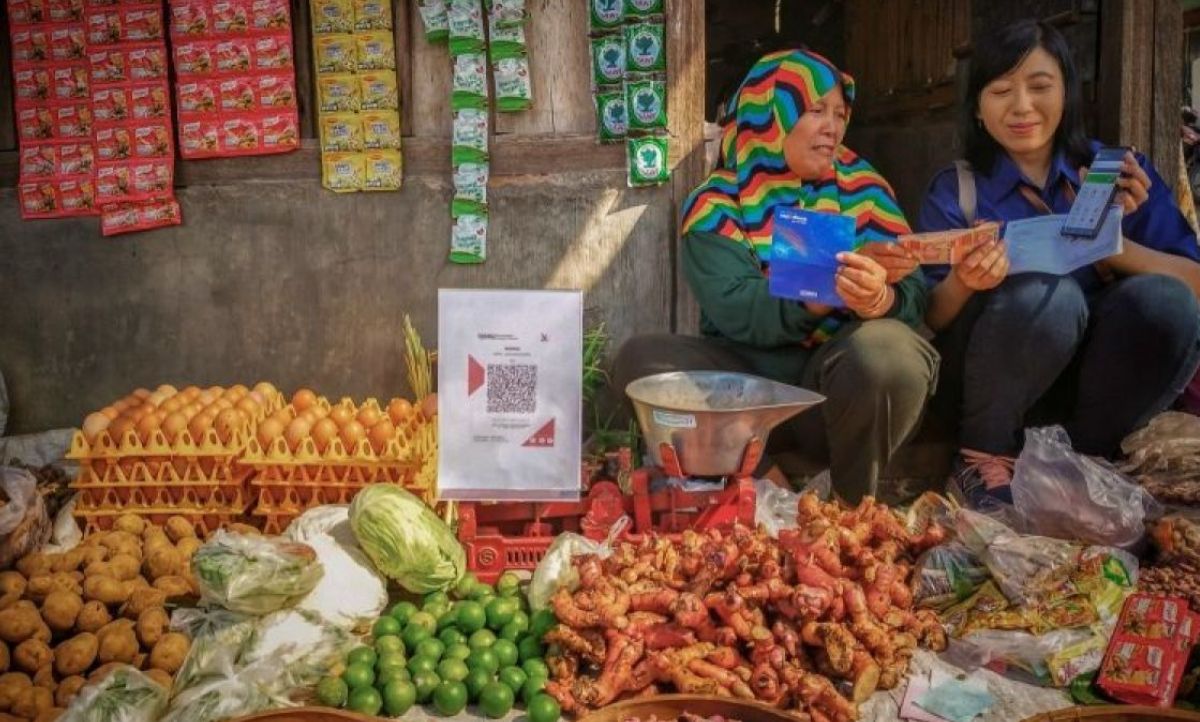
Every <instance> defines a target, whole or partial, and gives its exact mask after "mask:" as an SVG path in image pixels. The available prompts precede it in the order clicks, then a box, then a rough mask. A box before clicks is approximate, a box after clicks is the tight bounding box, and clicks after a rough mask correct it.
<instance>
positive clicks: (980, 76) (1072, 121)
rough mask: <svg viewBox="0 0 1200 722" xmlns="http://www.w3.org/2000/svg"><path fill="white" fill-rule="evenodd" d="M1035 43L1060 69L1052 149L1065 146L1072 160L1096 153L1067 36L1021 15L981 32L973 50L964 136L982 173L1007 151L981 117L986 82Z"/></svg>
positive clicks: (1013, 64) (1083, 159)
mask: <svg viewBox="0 0 1200 722" xmlns="http://www.w3.org/2000/svg"><path fill="white" fill-rule="evenodd" d="M1035 48H1041V49H1043V50H1045V51H1046V52H1047V53H1050V55H1051V56H1053V57H1054V59H1055V60H1057V61H1058V67H1059V68H1061V69H1062V75H1063V91H1064V94H1063V95H1064V97H1063V115H1062V120H1061V121H1059V124H1058V130H1056V131H1055V132H1054V150H1055V151H1059V150H1061V151H1064V152H1065V153H1066V154H1067V158H1068V160H1070V161H1071V163H1072V164H1073V165H1074V166H1081V165H1085V164H1087V163H1088V162H1090V161H1091V159H1092V150H1091V146H1090V144H1089V143H1088V137H1087V133H1086V132H1085V130H1084V127H1083V89H1082V87H1081V84H1080V81H1079V72H1078V71H1077V70H1076V69H1075V61H1074V59H1072V57H1071V48H1070V47H1069V46H1068V45H1067V39H1066V38H1064V37H1063V34H1062V33H1060V32H1059V31H1058V29H1057V28H1055V27H1054V26H1052V25H1049V24H1047V23H1044V22H1039V21H1037V20H1032V19H1027V20H1018V21H1016V22H1014V23H1011V24H1009V25H1006V26H1004V27H1003V28H1000V29H999V30H997V31H995V32H991V33H987V34H986V35H984V36H983V37H980V38H979V39H978V40H977V41H976V43H975V50H974V52H973V53H972V55H971V73H970V77H969V79H968V81H967V102H966V103H965V104H964V106H963V108H964V111H965V114H964V116H963V138H964V140H965V141H966V151H967V153H966V154H967V160H968V161H970V163H971V165H972V166H973V167H974V168H975V169H976V170H977V171H979V172H980V173H991V171H992V167H993V165H994V164H995V162H996V156H997V154H999V153H1002V152H1004V149H1003V148H1001V147H1000V144H999V143H997V142H996V139H995V138H993V137H992V136H991V134H990V133H988V131H987V128H984V127H983V124H982V123H980V122H979V118H978V115H979V96H980V94H981V93H982V92H983V89H984V87H985V86H987V84H988V83H990V82H992V81H993V80H995V79H996V78H999V77H1001V76H1004V75H1007V74H1008V73H1009V72H1011V71H1012V70H1013V69H1014V68H1016V67H1017V66H1018V65H1020V64H1021V62H1022V61H1023V60H1025V58H1026V57H1027V56H1028V55H1029V53H1031V52H1033V50H1034V49H1035Z"/></svg>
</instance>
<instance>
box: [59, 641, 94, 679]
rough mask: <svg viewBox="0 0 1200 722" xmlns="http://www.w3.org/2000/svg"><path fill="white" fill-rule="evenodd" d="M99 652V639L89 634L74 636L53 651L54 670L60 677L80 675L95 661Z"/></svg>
mask: <svg viewBox="0 0 1200 722" xmlns="http://www.w3.org/2000/svg"><path fill="white" fill-rule="evenodd" d="M99 650H100V640H99V638H98V637H97V636H96V635H94V634H92V633H90V632H83V633H81V634H76V635H75V636H74V637H71V638H70V639H68V640H67V641H65V642H63V643H62V644H60V645H58V647H56V648H55V650H54V669H55V670H56V671H57V672H58V673H59V674H60V675H62V676H64V677H68V676H70V675H72V674H82V673H83V672H86V671H87V668H88V667H91V666H92V663H93V662H95V661H96V654H97V652H99Z"/></svg>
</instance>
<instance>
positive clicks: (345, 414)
mask: <svg viewBox="0 0 1200 722" xmlns="http://www.w3.org/2000/svg"><path fill="white" fill-rule="evenodd" d="M329 418H331V419H333V423H335V424H337V425H338V428H339V429H341V428H343V427H345V426H346V424H348V423H350V422H351V421H353V420H354V409H353V407H351V406H348V405H346V404H338V405H337V406H334V407H333V408H332V409H330V411H329Z"/></svg>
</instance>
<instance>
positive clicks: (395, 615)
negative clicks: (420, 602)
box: [388, 602, 417, 624]
mask: <svg viewBox="0 0 1200 722" xmlns="http://www.w3.org/2000/svg"><path fill="white" fill-rule="evenodd" d="M416 611H417V605H415V604H413V603H412V602H399V603H397V604H396V606H394V607H392V611H390V612H388V616H389V617H391V618H392V619H395V620H396V621H397V622H400V624H408V618H409V617H411V616H412V615H413V613H414V612H416Z"/></svg>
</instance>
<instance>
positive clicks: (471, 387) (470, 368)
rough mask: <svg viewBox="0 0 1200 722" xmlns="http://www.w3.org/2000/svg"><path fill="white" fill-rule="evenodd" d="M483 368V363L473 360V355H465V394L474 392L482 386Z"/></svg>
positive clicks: (468, 394)
mask: <svg viewBox="0 0 1200 722" xmlns="http://www.w3.org/2000/svg"><path fill="white" fill-rule="evenodd" d="M483 380H484V370H483V364H481V363H479V362H478V361H476V360H475V357H474V356H471V355H469V354H468V355H467V396H470V395H471V394H473V393H475V392H476V391H478V390H479V388H480V387H481V386H483Z"/></svg>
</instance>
